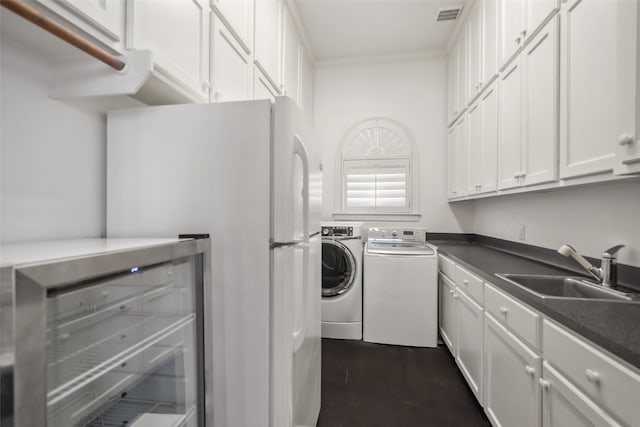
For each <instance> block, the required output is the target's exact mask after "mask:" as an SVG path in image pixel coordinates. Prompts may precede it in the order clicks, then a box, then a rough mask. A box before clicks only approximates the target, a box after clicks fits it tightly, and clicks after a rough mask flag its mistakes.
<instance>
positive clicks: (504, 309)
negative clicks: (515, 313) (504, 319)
mask: <svg viewBox="0 0 640 427" xmlns="http://www.w3.org/2000/svg"><path fill="white" fill-rule="evenodd" d="M508 312H509V309H508V308H507V307H500V314H502V315H503V316H506V315H507V313H508Z"/></svg>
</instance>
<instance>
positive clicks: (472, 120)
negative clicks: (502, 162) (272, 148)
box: [467, 101, 484, 194]
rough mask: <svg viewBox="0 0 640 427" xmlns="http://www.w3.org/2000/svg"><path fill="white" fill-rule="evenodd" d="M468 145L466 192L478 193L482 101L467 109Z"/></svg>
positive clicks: (480, 173)
mask: <svg viewBox="0 0 640 427" xmlns="http://www.w3.org/2000/svg"><path fill="white" fill-rule="evenodd" d="M467 120H468V126H469V128H468V135H469V136H468V139H467V142H468V147H469V179H468V180H467V182H468V185H467V193H468V194H474V193H478V192H480V191H481V189H482V167H483V164H482V154H483V153H482V151H483V148H484V147H483V145H484V144H483V142H484V141H483V140H482V103H481V101H476V102H475V103H474V104H472V105H471V106H470V107H469V110H468V111H467Z"/></svg>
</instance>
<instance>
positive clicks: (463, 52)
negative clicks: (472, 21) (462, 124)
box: [456, 27, 469, 114]
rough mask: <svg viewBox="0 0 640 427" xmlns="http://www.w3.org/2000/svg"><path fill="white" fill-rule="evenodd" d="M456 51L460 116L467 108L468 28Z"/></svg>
mask: <svg viewBox="0 0 640 427" xmlns="http://www.w3.org/2000/svg"><path fill="white" fill-rule="evenodd" d="M456 51H457V54H458V59H457V61H456V65H457V66H458V67H457V71H456V77H457V83H456V96H457V102H456V105H457V109H458V114H460V113H461V112H462V111H464V109H465V107H466V106H467V93H468V92H467V81H468V80H467V74H468V72H469V70H468V68H467V64H468V56H467V53H468V52H467V36H466V27H465V29H464V30H463V31H462V34H460V37H459V38H458V42H457V43H456Z"/></svg>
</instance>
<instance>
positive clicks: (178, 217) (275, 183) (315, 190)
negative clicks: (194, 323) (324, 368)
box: [107, 97, 322, 427]
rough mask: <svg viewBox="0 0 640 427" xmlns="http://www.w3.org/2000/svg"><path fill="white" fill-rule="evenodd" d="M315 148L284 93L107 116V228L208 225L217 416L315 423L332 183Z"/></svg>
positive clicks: (199, 228) (233, 422) (283, 424)
mask: <svg viewBox="0 0 640 427" xmlns="http://www.w3.org/2000/svg"><path fill="white" fill-rule="evenodd" d="M313 148H314V146H313V145H312V144H311V143H310V132H309V129H308V126H307V124H306V122H305V119H304V117H303V114H302V113H301V111H300V110H299V109H298V108H297V106H296V105H295V103H294V102H293V101H292V100H291V99H290V98H287V97H279V98H276V101H275V102H274V103H272V102H270V101H266V100H265V101H246V102H231V103H218V104H197V105H174V106H162V107H143V108H136V109H128V110H117V111H112V112H109V114H108V116H107V234H108V236H109V237H119V236H127V237H142V236H144V237H156V236H164V237H166V236H177V235H179V234H185V233H208V234H209V235H210V237H211V242H212V251H211V253H212V259H211V267H212V268H211V274H212V281H213V297H212V301H207V302H205V303H206V307H208V308H210V309H211V310H213V316H212V317H213V325H212V329H211V330H212V331H213V332H212V333H213V361H205V363H213V377H212V378H206V379H205V381H207V382H208V383H209V384H211V383H213V395H212V396H207V399H208V400H209V402H208V403H209V404H210V405H211V404H213V413H214V415H213V423H212V422H211V421H212V420H210V419H209V420H207V425H208V426H210V425H215V427H261V426H264V427H267V426H270V427H288V426H315V425H316V422H317V418H318V413H319V411H320V357H321V348H320V345H321V341H320V304H321V295H320V289H321V285H320V283H321V277H320V275H321V270H320V265H321V264H320V263H321V258H320V252H321V237H320V203H321V194H322V189H321V172H320V169H321V168H320V162H319V156H318V153H317V151H316V150H314V149H313ZM207 388H210V387H207Z"/></svg>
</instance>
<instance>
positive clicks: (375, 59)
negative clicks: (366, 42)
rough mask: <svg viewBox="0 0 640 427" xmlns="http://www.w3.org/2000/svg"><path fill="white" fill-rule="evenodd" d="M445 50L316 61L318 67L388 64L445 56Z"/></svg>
mask: <svg viewBox="0 0 640 427" xmlns="http://www.w3.org/2000/svg"><path fill="white" fill-rule="evenodd" d="M446 55H447V52H446V51H445V50H440V49H438V50H424V51H417V52H407V53H399V54H393V55H380V56H356V57H347V58H335V59H322V60H319V61H316V64H315V66H316V68H327V67H340V66H345V65H367V64H388V63H394V62H410V61H421V60H425V59H439V58H445V57H446Z"/></svg>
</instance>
